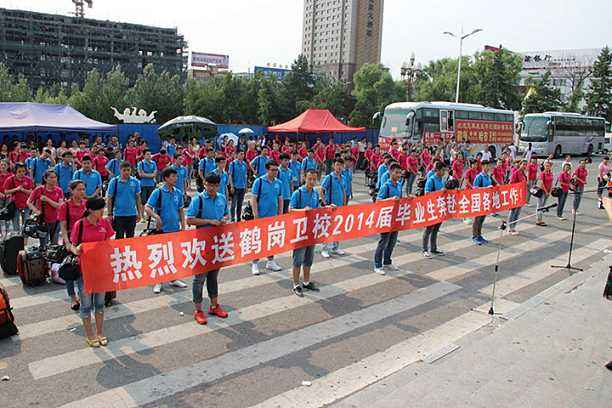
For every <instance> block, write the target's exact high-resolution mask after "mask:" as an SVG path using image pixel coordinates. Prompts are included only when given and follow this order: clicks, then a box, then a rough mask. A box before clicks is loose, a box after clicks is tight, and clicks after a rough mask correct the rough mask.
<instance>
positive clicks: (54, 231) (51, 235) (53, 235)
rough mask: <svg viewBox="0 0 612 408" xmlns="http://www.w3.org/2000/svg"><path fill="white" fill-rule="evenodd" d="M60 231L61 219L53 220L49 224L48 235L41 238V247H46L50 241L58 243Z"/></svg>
mask: <svg viewBox="0 0 612 408" xmlns="http://www.w3.org/2000/svg"><path fill="white" fill-rule="evenodd" d="M59 233H60V226H59V221H56V222H53V223H51V224H47V235H45V236H44V237H43V238H39V241H40V247H41V248H46V247H47V244H49V241H50V242H51V243H52V244H57V241H58V239H59Z"/></svg>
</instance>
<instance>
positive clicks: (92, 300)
mask: <svg viewBox="0 0 612 408" xmlns="http://www.w3.org/2000/svg"><path fill="white" fill-rule="evenodd" d="M76 283H77V286H78V288H79V297H80V299H81V309H80V310H79V312H80V314H81V319H86V318H89V317H91V312H92V311H94V312H95V313H102V312H104V292H101V293H87V292H85V289H84V288H83V277H80V278H79V280H77V281H76Z"/></svg>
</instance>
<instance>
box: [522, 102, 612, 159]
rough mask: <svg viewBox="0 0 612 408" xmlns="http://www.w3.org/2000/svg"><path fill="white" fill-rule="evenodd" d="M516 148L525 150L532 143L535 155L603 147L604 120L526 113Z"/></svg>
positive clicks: (555, 114)
mask: <svg viewBox="0 0 612 408" xmlns="http://www.w3.org/2000/svg"><path fill="white" fill-rule="evenodd" d="M518 127H519V129H520V131H519V150H520V151H525V150H526V149H527V147H528V146H529V143H531V150H532V151H533V154H535V155H538V156H549V155H551V154H552V155H554V156H555V157H561V156H562V155H564V154H576V155H579V154H586V155H591V154H592V153H593V152H598V151H602V150H603V149H604V136H605V133H606V121H605V120H604V119H603V118H599V117H595V116H584V115H581V114H579V113H567V112H544V113H529V114H527V115H525V117H524V118H523V120H522V121H521V122H520V123H519V126H518Z"/></svg>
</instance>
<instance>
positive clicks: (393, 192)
mask: <svg viewBox="0 0 612 408" xmlns="http://www.w3.org/2000/svg"><path fill="white" fill-rule="evenodd" d="M391 197H400V198H401V197H402V182H401V181H398V182H397V183H395V184H393V181H391V180H387V181H386V182H385V184H383V185H382V187H381V188H380V190H379V191H378V196H377V199H378V200H386V199H387V198H391Z"/></svg>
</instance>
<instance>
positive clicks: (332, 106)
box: [309, 80, 354, 119]
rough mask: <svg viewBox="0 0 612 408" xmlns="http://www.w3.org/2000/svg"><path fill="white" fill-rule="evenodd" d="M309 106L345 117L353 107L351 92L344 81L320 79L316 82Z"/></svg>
mask: <svg viewBox="0 0 612 408" xmlns="http://www.w3.org/2000/svg"><path fill="white" fill-rule="evenodd" d="M309 107H311V108H318V109H327V110H329V111H330V112H331V113H332V114H333V115H334V116H336V117H339V118H342V119H347V118H348V117H349V115H350V113H351V111H352V110H353V108H354V101H353V97H352V96H351V92H350V90H349V88H348V86H346V85H345V84H344V83H342V82H340V81H334V80H322V81H319V82H318V83H317V89H316V90H315V96H314V98H313V101H312V103H311V104H310V106H309Z"/></svg>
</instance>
